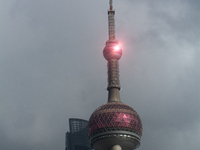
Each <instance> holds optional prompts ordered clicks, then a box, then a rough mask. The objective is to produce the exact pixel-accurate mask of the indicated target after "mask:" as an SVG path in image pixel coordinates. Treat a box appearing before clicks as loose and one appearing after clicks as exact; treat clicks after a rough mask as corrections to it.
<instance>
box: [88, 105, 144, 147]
mask: <svg viewBox="0 0 200 150" xmlns="http://www.w3.org/2000/svg"><path fill="white" fill-rule="evenodd" d="M141 136H142V122H141V119H140V117H139V115H138V114H137V112H136V111H135V110H134V109H133V108H132V107H130V106H128V105H126V104H124V103H122V102H110V103H106V104H104V105H102V106H100V107H99V108H97V109H96V110H95V111H94V112H93V113H92V115H91V117H90V119H89V137H90V140H91V144H92V146H93V148H95V149H97V150H103V149H104V150H106V149H110V148H111V147H112V146H114V145H120V146H121V147H122V149H124V148H125V149H127V150H132V149H135V148H137V147H138V146H139V145H140V138H141Z"/></svg>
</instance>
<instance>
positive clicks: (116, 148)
mask: <svg viewBox="0 0 200 150" xmlns="http://www.w3.org/2000/svg"><path fill="white" fill-rule="evenodd" d="M111 150H122V148H121V146H120V145H114V146H113V147H112V148H111Z"/></svg>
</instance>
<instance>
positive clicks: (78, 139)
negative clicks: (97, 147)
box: [65, 118, 92, 150]
mask: <svg viewBox="0 0 200 150" xmlns="http://www.w3.org/2000/svg"><path fill="white" fill-rule="evenodd" d="M69 128H70V132H67V133H66V139H65V141H66V143H65V150H91V149H92V148H91V145H90V141H89V139H88V121H86V120H83V119H77V118H70V119H69Z"/></svg>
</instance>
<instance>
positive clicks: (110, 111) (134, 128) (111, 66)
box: [88, 0, 142, 150]
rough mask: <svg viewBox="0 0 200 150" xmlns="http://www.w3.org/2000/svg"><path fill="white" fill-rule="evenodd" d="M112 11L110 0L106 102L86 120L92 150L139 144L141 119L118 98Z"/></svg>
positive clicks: (128, 148)
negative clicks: (87, 121)
mask: <svg viewBox="0 0 200 150" xmlns="http://www.w3.org/2000/svg"><path fill="white" fill-rule="evenodd" d="M114 15H115V11H114V10H113V6H112V0H110V8H109V10H108V30H109V40H107V41H106V46H105V48H104V50H103V55H104V58H105V59H106V60H107V61H108V64H107V67H108V87H107V90H108V102H107V103H106V104H104V105H102V106H100V107H99V108H97V109H96V110H95V111H94V112H93V113H92V115H91V117H90V119H89V124H88V126H89V133H88V135H89V139H90V141H91V146H92V147H93V148H94V149H95V150H133V149H136V148H137V147H139V146H140V138H141V136H142V122H141V119H140V117H139V115H138V114H137V112H136V111H135V110H134V109H133V108H132V107H130V106H128V105H126V104H124V103H122V102H121V100H120V94H119V91H120V84H119V66H118V60H119V59H120V58H121V56H122V49H121V47H120V45H119V41H117V40H116V39H115V22H114Z"/></svg>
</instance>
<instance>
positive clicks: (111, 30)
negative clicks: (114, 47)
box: [108, 0, 115, 40]
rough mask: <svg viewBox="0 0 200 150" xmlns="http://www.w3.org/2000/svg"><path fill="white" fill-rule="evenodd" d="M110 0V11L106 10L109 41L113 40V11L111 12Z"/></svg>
mask: <svg viewBox="0 0 200 150" xmlns="http://www.w3.org/2000/svg"><path fill="white" fill-rule="evenodd" d="M112 2H113V1H112V0H110V10H108V30H109V40H115V19H114V15H115V11H114V10H113V6H112Z"/></svg>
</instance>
